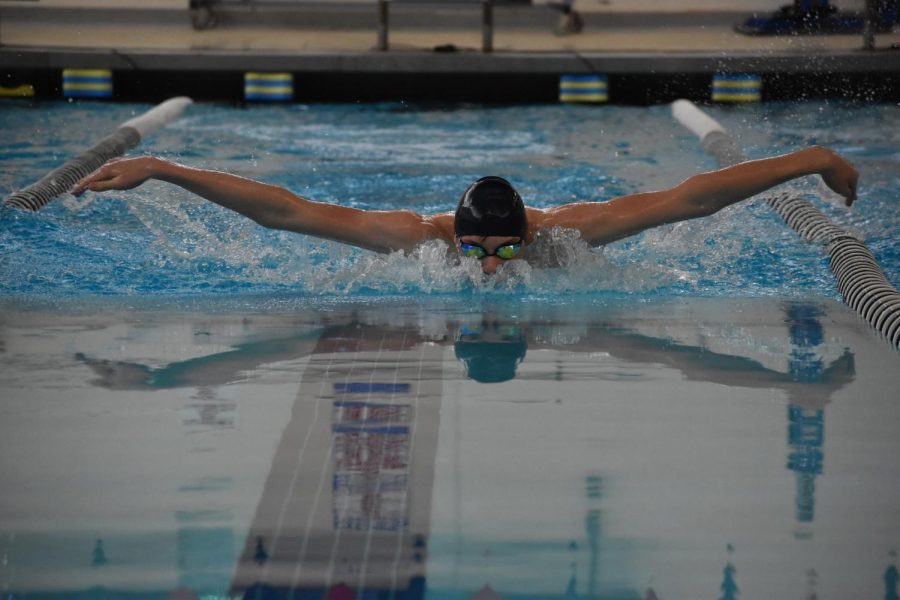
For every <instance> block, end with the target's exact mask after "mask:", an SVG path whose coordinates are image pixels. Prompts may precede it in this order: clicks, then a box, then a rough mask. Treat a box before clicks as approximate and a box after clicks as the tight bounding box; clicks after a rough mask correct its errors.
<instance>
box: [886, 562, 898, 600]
mask: <svg viewBox="0 0 900 600" xmlns="http://www.w3.org/2000/svg"><path fill="white" fill-rule="evenodd" d="M890 557H891V559H893V560H894V561H896V560H897V551H896V550H891V552H890ZM897 579H898V571H897V564H896V562H892V563H891V564H890V565H889V566H888V568H887V570H886V571H885V572H884V600H898V599H900V595H898V592H900V590H898V589H897Z"/></svg>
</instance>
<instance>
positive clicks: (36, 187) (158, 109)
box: [3, 96, 193, 212]
mask: <svg viewBox="0 0 900 600" xmlns="http://www.w3.org/2000/svg"><path fill="white" fill-rule="evenodd" d="M192 103H193V100H191V99H190V98H188V97H186V96H178V97H175V98H169V99H168V100H166V101H165V102H162V103H160V104H158V105H156V106H154V107H153V108H151V109H150V110H148V111H147V112H145V113H143V114H141V115H138V116H137V117H134V118H132V119H129V120H127V121H125V122H124V123H122V124H121V125H119V127H118V128H117V129H116V130H115V131H114V132H113V133H111V134H110V135H108V136H106V137H105V138H103V139H102V140H100V141H99V142H97V143H96V144H94V145H93V146H91V147H90V148H88V149H87V150H85V151H84V152H82V153H81V154H79V155H78V156H76V157H74V158H71V159H69V160H68V161H67V162H66V163H64V164H63V165H62V166H60V167H57V168H56V169H54V170H53V171H50V172H49V173H48V174H47V175H45V176H44V177H43V178H41V179H40V180H39V181H37V182H36V183H33V184H31V185H29V186H28V187H26V188H25V189H22V190H19V191H17V192H15V193H13V194H11V195H10V196H8V197H7V198H6V200H4V202H3V204H4V206H14V207H16V208H21V209H22V210H30V211H33V212H36V211H38V210H40V209H41V208H43V207H44V206H45V205H46V204H47V203H48V202H50V201H51V200H53V199H54V198H56V197H57V196H59V195H61V194H64V193H66V192H68V191H70V190H71V189H72V187H73V186H74V185H75V184H76V183H77V182H78V181H79V180H81V179H82V178H83V177H85V176H87V175H89V174H90V173H92V172H93V171H95V170H96V169H98V168H99V167H100V166H101V165H102V164H103V163H105V162H106V161H108V160H110V159H111V158H116V157H118V156H122V155H123V154H125V152H127V151H128V150H130V149H132V148H134V147H136V146H137V145H138V144H140V143H141V140H142V139H143V138H144V137H146V136H147V134H148V133H150V132H151V131H153V130H155V129H159V128H161V127H165V126H166V125H168V124H169V123H171V122H172V121H174V120H175V119H177V118H178V117H180V116H181V113H183V112H184V109H185V108H187V106H188V105H190V104H192Z"/></svg>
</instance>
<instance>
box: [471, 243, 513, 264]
mask: <svg viewBox="0 0 900 600" xmlns="http://www.w3.org/2000/svg"><path fill="white" fill-rule="evenodd" d="M521 248H522V241H521V240H520V241H518V242H512V243H511V244H503V245H502V246H497V247H496V248H495V249H494V251H493V252H488V251H487V250H486V249H485V248H484V246H481V245H479V244H470V243H468V242H459V251H460V252H461V253H462V255H463V256H465V257H466V258H472V257H474V258H477V259H478V260H481V259H482V258H487V257H488V256H496V257H497V258H500V259H503V260H510V259H513V258H515V257H516V254H518V253H519V250H520V249H521Z"/></svg>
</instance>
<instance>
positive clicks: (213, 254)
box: [0, 102, 900, 299]
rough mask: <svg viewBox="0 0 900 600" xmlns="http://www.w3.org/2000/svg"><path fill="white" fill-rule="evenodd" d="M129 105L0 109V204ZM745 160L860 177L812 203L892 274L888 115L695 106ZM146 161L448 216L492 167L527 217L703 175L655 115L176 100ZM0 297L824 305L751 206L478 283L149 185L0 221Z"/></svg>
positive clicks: (819, 278) (808, 185) (775, 225)
mask: <svg viewBox="0 0 900 600" xmlns="http://www.w3.org/2000/svg"><path fill="white" fill-rule="evenodd" d="M147 108H149V107H148V106H145V105H127V104H98V103H70V104H66V103H38V104H35V105H30V104H27V103H20V102H6V103H4V104H3V105H2V110H0V127H2V128H3V131H4V133H5V135H4V137H3V139H2V140H0V148H2V151H0V161H2V169H0V173H2V175H0V177H2V179H0V192H3V193H4V195H5V194H6V193H9V192H12V191H13V190H15V189H19V188H22V187H24V186H26V185H28V184H30V183H32V182H34V181H36V180H37V179H39V178H40V177H42V176H43V175H44V174H45V173H47V172H48V171H49V170H51V169H52V168H54V167H55V166H58V165H60V164H62V163H63V162H64V161H65V160H66V159H67V158H68V157H70V156H73V155H75V154H77V153H79V152H80V151H81V150H83V149H85V148H87V147H88V146H90V145H91V144H93V143H94V142H95V141H96V140H98V139H99V138H101V137H103V136H104V135H106V134H107V133H109V132H111V131H112V130H113V129H114V128H115V127H116V126H117V125H118V124H119V123H121V122H123V121H124V120H126V119H128V118H130V117H131V116H133V115H135V114H139V113H141V112H143V111H144V110H146V109H147ZM707 110H708V111H709V112H710V113H711V114H712V116H713V117H715V118H716V119H718V120H720V121H721V122H722V123H723V124H724V125H725V126H726V127H727V128H728V129H729V131H730V132H731V133H732V134H733V135H734V136H735V137H736V138H737V139H738V141H739V143H740V144H741V145H742V147H743V148H744V149H745V152H746V153H747V154H748V155H749V156H751V157H761V156H766V155H771V154H776V153H782V152H786V151H790V150H794V149H797V148H801V147H803V146H806V145H809V144H813V143H817V144H823V145H827V146H829V147H831V148H834V149H836V150H838V151H840V152H842V153H844V154H845V155H846V156H847V157H848V158H849V159H851V160H852V161H853V162H854V163H855V164H856V165H857V166H858V168H859V170H860V171H861V174H862V176H861V182H860V199H859V202H858V204H857V205H856V206H855V207H854V208H853V209H852V210H850V211H847V210H844V209H843V208H842V207H840V206H836V205H833V204H830V203H829V202H828V201H825V202H821V201H819V200H815V198H816V197H817V187H816V185H815V184H814V183H813V182H808V181H799V182H797V183H795V184H793V185H794V187H796V188H798V189H800V190H803V191H806V192H809V194H810V197H811V198H814V201H815V202H816V203H817V205H818V206H820V207H821V208H822V209H823V210H825V211H826V213H827V214H829V215H830V216H832V217H833V218H834V220H835V221H836V222H838V223H839V224H841V225H844V226H847V227H849V228H850V229H851V230H853V231H854V232H856V233H858V234H860V235H861V236H862V237H863V239H864V240H865V241H866V243H868V244H869V246H870V247H871V248H872V250H873V251H874V252H875V254H876V257H877V258H878V259H879V260H880V261H881V264H882V266H883V268H884V270H885V272H886V274H887V275H888V277H889V279H891V280H892V281H894V282H895V283H896V282H897V281H898V280H900V235H898V234H900V216H898V214H900V211H897V210H896V206H897V202H898V199H897V195H896V190H897V189H898V187H900V186H898V184H900V175H898V173H900V171H898V169H897V168H896V165H897V163H898V161H900V150H898V148H900V143H898V142H900V139H898V138H900V133H898V132H900V127H898V125H900V107H897V106H893V105H872V104H863V103H860V104H853V103H834V102H820V103H789V104H788V103H784V104H763V105H754V106H740V107H725V108H722V107H714V106H712V107H708V108H707ZM139 153H151V154H158V155H161V156H164V157H167V158H170V159H173V160H177V161H180V162H183V163H185V164H189V165H192V166H198V167H207V168H214V169H222V170H227V171H231V172H235V173H238V174H241V175H244V176H248V177H253V178H256V179H261V180H264V181H267V182H270V183H274V184H278V185H282V186H285V187H287V188H289V189H291V190H292V191H294V192H296V193H298V194H301V195H304V196H306V197H309V198H312V199H316V200H320V201H325V202H334V203H341V204H345V205H348V206H356V207H360V208H370V209H384V208H408V209H412V210H415V211H420V212H425V213H431V212H440V211H447V210H451V209H452V208H453V206H454V205H455V202H456V200H457V199H458V196H459V194H460V193H461V191H462V190H463V189H464V188H465V187H466V185H467V184H468V183H469V182H471V181H472V180H473V179H475V178H477V177H479V176H482V175H485V174H499V175H502V176H504V177H507V178H508V179H510V180H511V181H512V182H513V183H514V184H515V185H516V186H517V187H518V188H519V189H520V191H521V192H522V194H523V196H524V197H525V199H526V202H527V203H529V204H531V205H534V206H542V207H545V206H553V205H557V204H560V203H564V202H571V201H576V200H587V201H596V202H602V201H604V200H607V199H609V198H612V197H615V196H618V195H621V194H626V193H631V192H637V191H642V190H649V189H659V188H662V187H667V186H671V185H674V184H677V183H678V182H679V181H681V180H682V179H684V178H685V177H688V176H689V175H691V174H693V173H695V172H698V171H703V170H709V169H712V168H714V163H713V162H712V159H710V158H709V157H707V156H705V155H704V154H703V153H702V151H701V149H700V147H699V144H698V143H697V140H696V138H695V137H694V136H693V135H692V134H691V133H689V132H688V131H687V130H685V129H684V128H683V127H682V126H680V125H679V124H678V123H677V122H675V121H674V120H673V119H672V118H671V116H670V114H669V109H668V107H667V106H657V107H650V108H633V107H615V106H602V107H593V106H591V107H585V106H568V105H560V106H555V105H548V106H524V107H523V106H511V107H482V106H467V105H461V106H447V107H436V106H425V107H423V106H411V105H406V104H379V105H364V106H359V105H314V106H304V105H288V106H271V107H270V106H258V107H256V106H255V107H250V108H234V107H227V106H218V105H194V106H191V107H190V108H189V109H188V110H187V112H186V114H185V116H184V117H183V118H182V119H180V120H179V121H177V122H176V123H174V124H173V125H170V126H169V127H167V128H166V129H164V130H161V131H157V132H155V133H153V134H151V136H149V139H147V140H145V141H144V142H143V143H142V145H141V146H140V147H139V148H138V149H136V150H134V151H132V154H139ZM0 222H2V227H0V257H2V263H0V293H2V294H3V295H4V296H7V297H24V296H27V297H30V298H43V299H61V298H76V299H77V298H82V297H87V296H103V297H110V296H111V297H123V296H124V297H135V296H140V297H151V298H152V297H160V298H163V297H173V296H174V297H182V298H183V297H190V296H198V295H199V296H203V297H212V296H217V297H218V296H227V297H234V296H243V295H247V294H252V295H259V294H261V295H268V296H289V297H292V298H305V297H323V296H325V297H327V296H345V295H348V294H349V295H360V296H370V295H376V296H385V295H401V296H423V295H425V296H430V295H443V294H448V293H449V294H458V293H465V294H468V293H475V294H490V293H493V292H496V291H497V290H500V291H502V292H503V293H508V292H509V290H515V291H516V292H517V293H523V294H526V295H535V296H552V295H555V294H557V293H559V292H560V291H565V292H566V293H568V294H586V295H589V296H593V297H607V296H611V297H625V298H631V297H641V298H643V297H649V298H656V297H668V296H672V295H685V296H691V297H695V296H706V297H760V296H788V297H804V296H808V295H814V296H824V297H829V298H836V297H837V296H836V291H835V289H834V284H833V279H832V276H831V275H830V273H829V272H828V270H827V260H826V257H825V254H824V252H823V251H822V248H819V247H815V246H810V245H808V244H806V243H804V242H802V241H801V240H800V239H799V238H798V237H797V236H796V235H795V234H794V233H793V232H792V231H791V230H790V229H789V228H787V227H786V226H784V225H783V224H782V222H781V221H780V220H779V218H778V217H777V216H776V215H774V214H773V213H772V212H771V211H770V210H769V209H768V208H767V207H766V206H765V205H764V204H763V203H761V202H755V203H744V204H742V205H739V206H735V207H733V208H730V209H728V210H726V211H723V212H722V213H720V214H718V215H716V216H714V217H712V218H708V219H704V220H698V221H692V222H689V223H682V224H677V225H673V226H666V227H662V228H658V229H656V230H653V231H650V232H646V233H644V234H642V235H639V236H637V237H635V238H631V239H629V240H624V241H621V242H617V243H614V244H611V245H609V246H608V247H606V248H601V249H589V248H587V247H586V246H584V245H583V244H580V243H579V242H578V241H577V240H573V239H567V238H566V236H565V235H564V234H561V235H560V236H558V237H559V239H557V240H556V241H555V247H556V251H557V252H562V254H563V255H565V256H566V259H565V262H566V264H567V266H566V268H564V269H541V268H530V267H527V266H525V265H516V266H515V267H514V268H510V269H508V270H507V273H505V274H503V276H501V277H494V278H484V277H482V276H481V275H480V274H479V273H478V271H477V269H472V268H470V267H471V265H468V266H467V265H460V264H458V263H456V262H454V261H453V260H448V258H447V257H446V256H445V253H444V248H443V246H442V245H441V244H432V245H430V246H426V247H424V248H423V249H422V250H421V252H418V253H416V254H415V255H414V256H411V257H407V256H403V255H400V254H395V255H389V256H381V255H376V254H373V253H370V252H365V251H361V250H356V249H352V248H347V247H343V246H341V245H339V244H335V243H330V242H323V241H320V240H317V239H313V238H309V237H305V236H299V235H296V234H292V233H286V232H276V231H269V230H265V229H263V228H261V227H259V226H257V225H255V224H253V223H251V222H249V221H247V220H246V219H243V218H242V217H240V216H238V215H235V214H232V213H229V212H228V211H226V210H224V209H221V208H219V207H217V206H214V205H212V204H210V203H206V202H203V201H200V200H198V199H197V198H196V197H193V196H191V195H190V194H189V193H187V192H184V191H182V190H180V189H177V188H175V187H173V186H169V185H167V184H162V183H159V182H152V183H149V184H146V185H144V186H142V187H140V188H138V189H135V190H131V191H127V192H114V193H107V194H101V195H93V194H88V195H87V196H85V197H84V198H82V199H75V198H73V197H62V198H59V199H57V200H56V201H54V202H53V203H51V204H50V205H49V206H48V207H46V208H45V209H44V210H42V211H40V212H38V213H35V214H29V213H25V212H21V211H16V210H11V209H8V208H4V209H3V212H2V216H0Z"/></svg>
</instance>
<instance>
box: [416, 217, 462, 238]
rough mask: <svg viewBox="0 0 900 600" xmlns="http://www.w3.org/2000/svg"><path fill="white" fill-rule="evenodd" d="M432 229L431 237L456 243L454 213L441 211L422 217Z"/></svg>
mask: <svg viewBox="0 0 900 600" xmlns="http://www.w3.org/2000/svg"><path fill="white" fill-rule="evenodd" d="M422 219H423V221H424V222H425V224H426V225H427V226H428V227H429V229H430V235H429V236H428V237H429V239H438V240H444V241H445V242H447V243H449V244H453V243H454V233H455V229H454V223H453V221H454V215H453V213H440V214H436V215H428V216H424V217H422Z"/></svg>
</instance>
